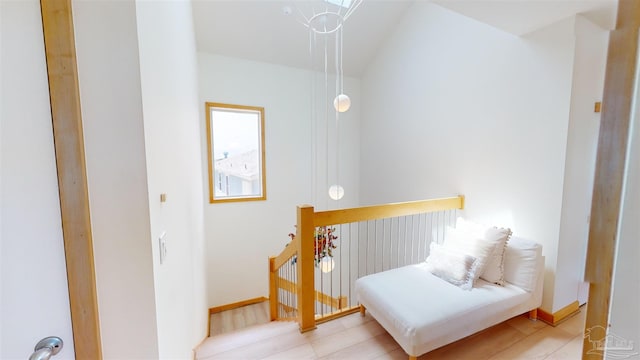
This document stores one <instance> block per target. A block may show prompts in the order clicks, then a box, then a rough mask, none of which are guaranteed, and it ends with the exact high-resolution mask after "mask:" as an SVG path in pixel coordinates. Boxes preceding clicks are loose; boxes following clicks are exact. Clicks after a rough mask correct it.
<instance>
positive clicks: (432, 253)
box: [426, 243, 478, 290]
mask: <svg viewBox="0 0 640 360" xmlns="http://www.w3.org/2000/svg"><path fill="white" fill-rule="evenodd" d="M429 248H430V250H429V257H427V260H426V263H427V266H426V268H427V270H428V271H429V272H431V273H432V274H433V275H435V276H437V277H439V278H441V279H443V280H445V281H447V282H449V283H451V284H453V285H456V286H458V287H460V288H461V289H464V290H471V288H472V287H473V281H474V279H475V272H476V270H477V268H478V259H476V258H475V257H473V256H471V255H467V254H463V253H461V252H458V251H455V250H453V249H450V248H446V247H444V246H442V245H439V244H437V243H431V245H430V247H429Z"/></svg>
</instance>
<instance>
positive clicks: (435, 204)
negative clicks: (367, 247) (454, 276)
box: [314, 196, 464, 226]
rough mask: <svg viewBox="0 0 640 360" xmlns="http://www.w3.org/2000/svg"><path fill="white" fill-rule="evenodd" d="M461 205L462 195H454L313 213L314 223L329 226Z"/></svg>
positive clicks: (460, 207)
mask: <svg viewBox="0 0 640 360" xmlns="http://www.w3.org/2000/svg"><path fill="white" fill-rule="evenodd" d="M463 207H464V196H456V197H450V198H441V199H434V200H421V201H408V202H402V203H392V204H385V205H374V206H365V207H359V208H351V209H340V210H330V211H320V212H317V213H315V215H314V225H315V226H330V225H336V224H348V223H354V222H359V221H369V220H377V219H385V218H390V217H399V216H409V215H416V214H422V213H426V212H430V211H439V210H449V209H462V208H463Z"/></svg>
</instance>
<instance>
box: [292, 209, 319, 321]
mask: <svg viewBox="0 0 640 360" xmlns="http://www.w3.org/2000/svg"><path fill="white" fill-rule="evenodd" d="M313 214H314V209H313V206H310V205H304V206H298V225H297V229H296V238H297V239H300V243H299V244H300V249H299V251H298V262H297V265H298V266H297V272H298V281H297V286H298V289H297V292H298V323H299V324H300V332H306V331H310V330H314V329H315V328H316V318H315V317H316V314H315V304H314V290H315V283H314V278H313V276H314V273H313V268H314V246H313V244H314V240H313V233H314V229H315V226H314V222H313Z"/></svg>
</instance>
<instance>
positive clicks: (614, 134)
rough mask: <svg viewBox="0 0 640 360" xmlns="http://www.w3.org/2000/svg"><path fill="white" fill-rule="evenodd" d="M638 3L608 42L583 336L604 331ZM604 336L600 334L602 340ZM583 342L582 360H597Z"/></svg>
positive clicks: (627, 2) (631, 3)
mask: <svg viewBox="0 0 640 360" xmlns="http://www.w3.org/2000/svg"><path fill="white" fill-rule="evenodd" d="M639 29H640V1H639V0H620V1H619V3H618V18H617V21H616V28H615V30H614V31H612V32H611V34H610V37H609V51H608V56H607V69H606V75H605V85H604V96H603V106H602V120H601V124H600V134H599V137H598V153H597V159H596V170H595V178H594V185H593V200H592V204H591V222H590V224H589V243H588V245H587V262H586V269H585V280H586V281H588V282H589V283H590V285H589V299H588V302H587V317H586V323H585V332H586V331H587V330H589V329H594V328H595V327H597V326H602V328H604V329H608V325H609V313H610V301H611V295H612V286H611V284H612V278H613V270H614V268H613V267H614V258H615V250H616V242H617V239H616V236H617V233H618V225H619V222H620V205H621V200H622V196H623V194H622V185H623V182H624V175H625V174H624V171H625V165H626V154H627V143H628V139H629V125H630V122H631V114H632V111H631V107H632V106H633V91H634V85H635V81H636V63H637V50H638V30H639ZM604 335H605V334H603V337H604ZM589 340H590V339H589V338H585V339H584V340H583V346H582V359H589V360H592V359H598V360H599V359H602V358H603V356H604V354H602V353H600V352H598V353H591V354H589V353H588V352H589V350H591V349H592V344H591V342H590V341H589Z"/></svg>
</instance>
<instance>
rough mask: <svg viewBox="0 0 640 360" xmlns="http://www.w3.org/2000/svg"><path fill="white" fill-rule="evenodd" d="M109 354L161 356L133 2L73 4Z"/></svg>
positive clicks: (105, 343) (100, 300) (102, 322)
mask: <svg viewBox="0 0 640 360" xmlns="http://www.w3.org/2000/svg"><path fill="white" fill-rule="evenodd" d="M73 12H74V22H75V34H76V50H77V57H78V74H79V83H80V96H81V106H82V118H83V122H84V135H85V149H86V162H87V175H88V181H89V198H90V209H91V224H92V230H93V241H94V251H95V254H94V255H95V265H96V281H97V292H98V309H99V315H100V331H101V336H102V347H103V356H104V358H105V359H134V358H135V359H157V358H158V357H159V350H158V345H159V344H158V324H157V320H156V302H155V288H154V273H153V257H152V254H153V252H152V251H153V250H155V249H154V248H152V242H151V231H150V215H149V203H150V200H149V195H148V194H149V192H148V185H147V171H146V160H145V146H144V140H145V138H144V132H143V121H142V116H143V113H142V97H141V89H140V62H139V59H138V37H137V29H136V8H135V2H134V1H133V0H129V1H91V2H87V1H75V2H74V3H73Z"/></svg>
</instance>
